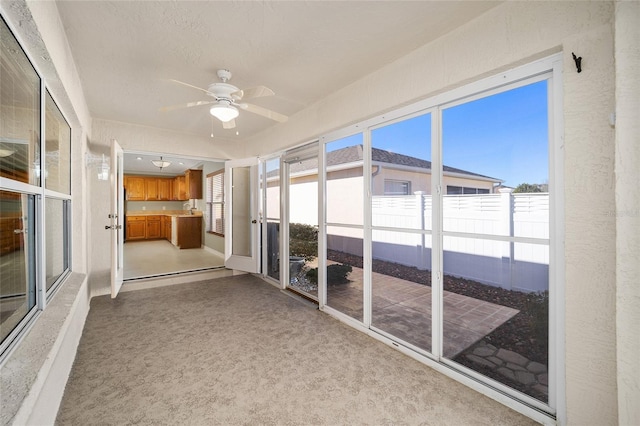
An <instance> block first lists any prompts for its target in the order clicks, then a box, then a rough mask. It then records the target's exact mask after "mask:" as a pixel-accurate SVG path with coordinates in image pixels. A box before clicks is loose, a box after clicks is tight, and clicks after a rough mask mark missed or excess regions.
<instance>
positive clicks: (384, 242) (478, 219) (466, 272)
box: [327, 193, 549, 292]
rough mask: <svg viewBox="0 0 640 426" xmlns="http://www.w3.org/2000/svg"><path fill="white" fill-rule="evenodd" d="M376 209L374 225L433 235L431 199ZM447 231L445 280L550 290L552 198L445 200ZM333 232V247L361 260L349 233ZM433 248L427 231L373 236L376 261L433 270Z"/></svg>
mask: <svg viewBox="0 0 640 426" xmlns="http://www.w3.org/2000/svg"><path fill="white" fill-rule="evenodd" d="M372 209H373V211H372V224H373V226H374V227H385V228H399V229H403V228H404V229H405V230H406V229H409V230H416V231H418V230H426V231H430V230H431V223H432V222H431V212H432V208H431V196H430V195H423V194H417V195H405V196H374V197H373V199H372ZM443 229H444V231H445V236H444V239H443V249H444V258H443V262H444V272H445V274H448V275H454V276H457V277H462V278H468V279H472V280H475V281H479V282H482V283H485V284H490V285H494V286H497V287H502V288H505V289H509V290H518V291H526V292H533V291H535V292H537V291H544V290H547V289H548V283H549V278H548V275H549V242H548V239H549V194H548V193H535V194H511V193H503V194H483V195H447V196H445V197H444V199H443ZM328 231H329V232H328V235H327V238H328V241H327V242H328V247H329V248H330V249H334V250H339V251H346V252H349V253H352V254H356V255H362V251H361V247H362V243H361V241H360V243H358V242H357V241H353V240H354V239H355V238H354V237H355V236H354V235H349V233H350V232H345V231H349V230H348V229H345V228H332V229H329V230H328ZM448 233H456V235H455V236H452V235H447V234H448ZM522 239H526V240H524V241H523V240H522ZM529 239H534V240H529ZM354 247H356V248H357V247H359V248H360V249H359V250H358V249H354ZM431 247H432V245H431V235H430V234H429V233H428V232H427V233H426V234H425V233H423V232H416V233H413V232H407V231H392V230H384V231H383V230H374V231H373V258H374V259H380V260H386V261H389V262H394V263H399V264H403V265H408V266H415V267H417V268H419V269H429V270H430V269H431Z"/></svg>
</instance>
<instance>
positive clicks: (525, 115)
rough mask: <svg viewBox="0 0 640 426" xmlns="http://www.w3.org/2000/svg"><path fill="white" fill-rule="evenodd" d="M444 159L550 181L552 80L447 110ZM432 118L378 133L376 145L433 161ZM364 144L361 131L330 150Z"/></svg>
mask: <svg viewBox="0 0 640 426" xmlns="http://www.w3.org/2000/svg"><path fill="white" fill-rule="evenodd" d="M442 115H443V120H442V138H443V142H442V144H443V147H442V158H443V163H444V164H445V165H447V166H450V167H456V168H459V169H463V170H467V171H470V172H474V173H479V174H482V175H486V176H491V177H495V178H498V179H502V180H504V181H505V185H508V186H512V187H516V186H517V185H519V184H521V183H547V182H548V176H549V171H548V170H549V168H548V161H549V160H548V157H549V156H548V145H549V144H548V114H547V82H546V81H541V82H538V83H534V84H530V85H527V86H524V87H520V88H517V89H513V90H509V91H507V92H503V93H499V94H496V95H492V96H489V97H485V98H482V99H478V100H476V101H473V102H467V103H464V104H462V105H458V106H455V107H451V108H447V109H443V112H442ZM430 140H431V119H430V116H429V115H424V116H419V117H415V118H412V119H409V120H405V121H402V122H399V123H396V124H393V125H389V126H385V127H383V128H380V129H376V130H374V131H373V132H372V145H373V146H374V147H376V148H381V149H385V150H387V151H393V152H397V153H401V154H406V155H410V156H413V157H418V158H422V159H424V160H431V143H430ZM360 143H362V136H361V135H355V136H351V137H348V138H345V139H342V140H340V141H336V142H332V143H331V144H330V146H329V150H334V149H338V148H342V147H345V146H351V145H355V144H360Z"/></svg>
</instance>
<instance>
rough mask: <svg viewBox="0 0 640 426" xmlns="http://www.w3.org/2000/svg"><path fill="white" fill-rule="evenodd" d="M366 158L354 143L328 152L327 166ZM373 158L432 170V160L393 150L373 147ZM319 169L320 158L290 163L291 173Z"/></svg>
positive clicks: (386, 163) (385, 163)
mask: <svg viewBox="0 0 640 426" xmlns="http://www.w3.org/2000/svg"><path fill="white" fill-rule="evenodd" d="M363 160H364V156H363V152H362V145H353V146H348V147H346V148H341V149H337V150H335V151H330V152H328V153H327V167H331V166H338V165H341V164H348V163H357V162H361V161H363ZM371 160H372V162H373V163H374V164H376V163H378V164H380V165H383V166H386V167H389V166H404V167H415V168H418V169H425V170H429V171H431V161H427V160H422V159H420V158H416V157H412V156H410V155H404V154H398V153H395V152H391V151H386V150H384V149H380V148H372V149H371ZM317 169H318V159H317V158H310V159H308V160H304V161H302V162H296V163H292V164H291V165H290V171H291V173H294V174H295V173H301V172H304V171H311V170H317ZM443 170H444V171H445V172H448V173H456V174H461V175H468V176H470V177H475V178H482V179H488V180H492V181H494V182H502V181H501V180H500V179H496V178H494V177H491V176H486V175H481V174H478V173H473V172H469V171H467V170H462V169H457V168H455V167H449V166H443Z"/></svg>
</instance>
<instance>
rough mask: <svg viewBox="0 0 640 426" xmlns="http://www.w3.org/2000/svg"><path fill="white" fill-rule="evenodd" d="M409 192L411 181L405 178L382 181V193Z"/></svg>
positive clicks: (399, 193)
mask: <svg viewBox="0 0 640 426" xmlns="http://www.w3.org/2000/svg"><path fill="white" fill-rule="evenodd" d="M409 194H411V182H409V181H405V180H391V179H385V181H384V195H409Z"/></svg>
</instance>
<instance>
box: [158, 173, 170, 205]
mask: <svg viewBox="0 0 640 426" xmlns="http://www.w3.org/2000/svg"><path fill="white" fill-rule="evenodd" d="M172 186H173V179H165V178H158V200H161V201H168V200H171V199H172V198H171V189H172Z"/></svg>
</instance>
